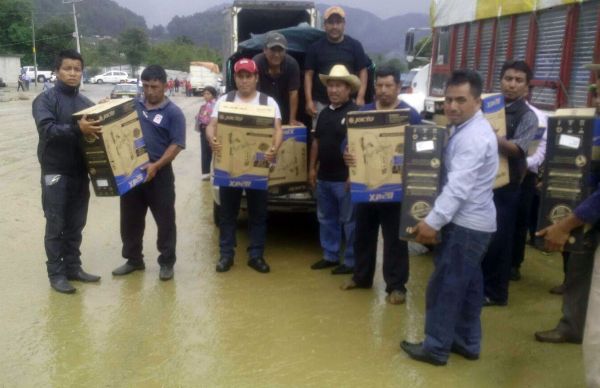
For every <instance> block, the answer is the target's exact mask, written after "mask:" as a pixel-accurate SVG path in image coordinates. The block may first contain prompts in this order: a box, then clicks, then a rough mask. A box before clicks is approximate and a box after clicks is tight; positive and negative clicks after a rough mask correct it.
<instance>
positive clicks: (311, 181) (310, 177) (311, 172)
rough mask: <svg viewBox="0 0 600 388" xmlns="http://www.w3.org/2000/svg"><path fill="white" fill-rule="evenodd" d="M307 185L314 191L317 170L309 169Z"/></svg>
mask: <svg viewBox="0 0 600 388" xmlns="http://www.w3.org/2000/svg"><path fill="white" fill-rule="evenodd" d="M308 184H309V185H310V187H311V188H312V189H313V190H315V189H316V188H317V169H316V168H311V169H310V170H308Z"/></svg>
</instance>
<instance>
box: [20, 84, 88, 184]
mask: <svg viewBox="0 0 600 388" xmlns="http://www.w3.org/2000/svg"><path fill="white" fill-rule="evenodd" d="M92 105H94V103H93V102H92V101H90V100H89V99H88V98H87V97H84V96H83V95H81V94H79V89H78V88H73V87H70V86H68V85H65V84H64V83H62V82H61V81H56V86H54V87H53V88H51V89H49V90H46V91H44V92H42V93H41V94H40V95H38V96H37V97H36V98H35V100H33V104H32V110H33V112H32V113H33V118H34V120H35V124H36V126H37V130H38V134H39V136H40V141H39V143H38V152H37V154H38V160H39V162H40V165H41V167H42V174H63V175H71V176H76V175H85V174H86V169H85V161H84V158H83V149H82V146H81V139H82V135H81V130H80V129H79V126H78V125H77V123H76V122H75V121H74V120H73V117H72V115H73V113H76V112H79V111H80V110H82V109H85V108H87V107H90V106H92Z"/></svg>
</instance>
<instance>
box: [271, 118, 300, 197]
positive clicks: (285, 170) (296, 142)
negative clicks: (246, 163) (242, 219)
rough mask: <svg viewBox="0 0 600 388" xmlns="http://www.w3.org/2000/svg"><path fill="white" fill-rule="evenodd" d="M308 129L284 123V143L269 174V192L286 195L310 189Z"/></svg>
mask: <svg viewBox="0 0 600 388" xmlns="http://www.w3.org/2000/svg"><path fill="white" fill-rule="evenodd" d="M307 139H308V135H307V130H306V127H303V126H293V125H284V126H283V143H281V147H280V148H279V152H278V153H277V160H276V161H275V163H274V164H273V166H271V173H270V174H269V193H270V194H273V195H284V194H290V193H298V192H301V191H306V190H308V183H307V179H308V148H307Z"/></svg>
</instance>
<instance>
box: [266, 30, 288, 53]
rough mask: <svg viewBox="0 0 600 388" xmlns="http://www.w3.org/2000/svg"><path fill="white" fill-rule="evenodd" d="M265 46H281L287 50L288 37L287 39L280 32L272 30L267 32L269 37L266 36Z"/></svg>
mask: <svg viewBox="0 0 600 388" xmlns="http://www.w3.org/2000/svg"><path fill="white" fill-rule="evenodd" d="M265 46H266V47H267V48H273V47H277V46H279V47H281V48H282V49H284V50H287V39H285V36H283V35H282V34H280V33H279V32H275V31H271V32H269V33H267V37H266V38H265Z"/></svg>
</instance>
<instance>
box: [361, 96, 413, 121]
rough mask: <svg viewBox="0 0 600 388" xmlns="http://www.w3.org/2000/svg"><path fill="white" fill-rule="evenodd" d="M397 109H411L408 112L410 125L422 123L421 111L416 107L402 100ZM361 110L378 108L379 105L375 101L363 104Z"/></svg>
mask: <svg viewBox="0 0 600 388" xmlns="http://www.w3.org/2000/svg"><path fill="white" fill-rule="evenodd" d="M396 109H408V110H409V113H408V123H409V124H410V125H418V124H421V115H419V112H417V111H416V109H415V108H413V107H412V106H410V105H408V104H407V103H406V102H404V101H400V102H399V103H398V105H397V106H396ZM360 110H361V111H367V110H377V106H376V105H375V103H374V102H372V103H370V104H366V105H363V106H362V107H361V108H360Z"/></svg>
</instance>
